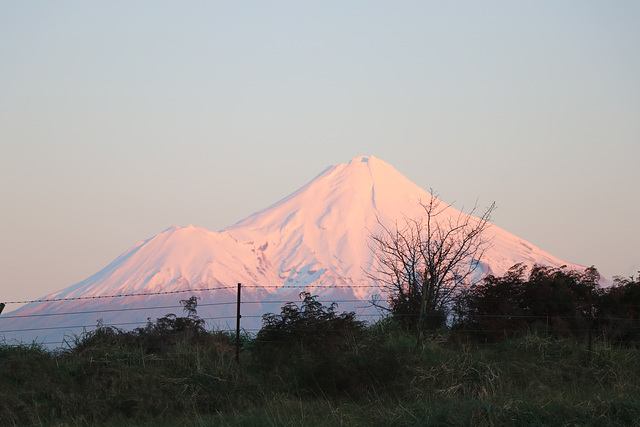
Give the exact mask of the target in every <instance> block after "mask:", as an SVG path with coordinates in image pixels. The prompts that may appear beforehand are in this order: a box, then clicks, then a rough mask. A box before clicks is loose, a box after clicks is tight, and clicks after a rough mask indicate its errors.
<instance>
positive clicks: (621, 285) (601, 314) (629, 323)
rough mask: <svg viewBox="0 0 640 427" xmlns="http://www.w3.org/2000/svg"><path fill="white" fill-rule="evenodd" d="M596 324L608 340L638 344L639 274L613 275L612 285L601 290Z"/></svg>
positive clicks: (639, 332) (639, 337) (625, 343)
mask: <svg viewBox="0 0 640 427" xmlns="http://www.w3.org/2000/svg"><path fill="white" fill-rule="evenodd" d="M597 324H598V330H599V331H601V332H602V333H603V334H604V336H605V337H606V338H607V339H608V340H609V341H611V342H615V343H619V344H624V345H633V346H640V276H639V277H638V278H634V277H629V278H626V277H620V276H616V277H614V286H613V287H611V288H609V289H607V290H603V291H602V292H601V295H600V298H599V302H598V321H597Z"/></svg>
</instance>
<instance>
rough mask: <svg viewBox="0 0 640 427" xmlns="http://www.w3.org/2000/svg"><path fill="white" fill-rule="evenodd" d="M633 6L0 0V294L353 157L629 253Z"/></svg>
mask: <svg viewBox="0 0 640 427" xmlns="http://www.w3.org/2000/svg"><path fill="white" fill-rule="evenodd" d="M638 22H640V3H638V2H633V1H618V0H612V1H606V2H602V1H591V0H580V1H578V0H569V1H562V2H558V1H536V2H494V1H483V2H477V1H457V2H442V1H437V2H436V1H401V2H391V1H389V2H371V1H366V2H365V1H353V2H343V1H340V2H337V1H323V2H286V1H270V2H251V1H249V2H216V1H213V2H166V1H153V2H151V1H140V2H134V3H131V2H124V1H118V0H116V1H109V2H81V1H65V2H44V1H39V2H38V1H33V2H16V1H0V301H18V300H26V299H34V298H38V297H40V296H42V295H45V294H49V293H52V292H55V291H59V290H61V289H64V288H66V287H68V286H70V285H72V284H74V283H78V282H80V281H82V280H85V279H86V278H88V277H89V276H90V275H92V274H94V273H95V272H96V271H99V270H100V269H102V268H103V267H104V266H105V265H107V264H108V263H110V262H111V261H112V260H113V259H115V258H116V257H117V256H118V255H119V254H121V253H122V252H123V251H124V250H125V249H126V248H130V247H131V246H132V245H134V244H135V243H136V242H138V241H144V240H147V239H149V238H151V237H152V236H155V235H157V234H158V233H159V232H160V231H161V230H165V229H167V228H169V227H170V226H171V225H174V224H176V225H179V226H186V225H189V224H193V225H195V226H198V227H202V228H204V229H206V230H221V229H223V228H225V227H228V226H230V225H232V224H233V223H235V222H236V221H238V220H240V219H242V218H246V217H248V216H250V215H251V214H252V213H254V212H256V211H258V210H259V209H263V208H264V207H265V206H268V205H270V204H271V203H273V202H274V201H276V200H280V199H281V198H282V197H285V196H286V195H287V194H290V193H291V192H293V191H295V190H296V189H298V188H299V186H300V185H301V184H302V183H305V182H309V181H310V180H312V179H313V178H314V176H316V175H317V174H318V173H320V172H321V171H323V170H324V169H325V168H326V167H327V166H328V165H333V164H339V163H344V162H347V161H349V159H351V158H354V157H356V156H360V155H370V154H372V155H374V156H376V157H378V158H380V159H383V160H384V161H386V162H389V163H390V164H392V165H393V166H394V167H395V168H396V169H397V170H398V171H400V172H401V173H402V174H404V175H405V176H406V177H407V178H408V179H410V180H411V181H413V182H414V183H415V184H416V185H418V186H419V187H421V188H424V189H428V188H433V189H435V190H436V191H437V192H438V193H439V194H440V195H441V198H442V199H443V200H444V201H445V202H447V203H452V204H453V205H454V206H455V207H456V208H459V209H462V208H465V209H467V208H469V207H470V206H473V205H474V204H475V203H476V200H478V202H479V205H480V206H487V205H489V204H490V203H491V202H493V201H495V202H496V204H497V206H498V209H497V210H496V211H495V214H494V222H495V224H496V225H498V226H499V227H501V228H503V229H504V230H506V231H508V232H510V233H513V234H514V235H517V236H518V237H520V238H522V239H523V240H525V241H527V242H530V243H531V244H533V245H535V246H537V247H539V248H543V249H544V250H545V251H547V252H549V253H551V254H553V255H554V256H556V257H558V258H560V259H562V260H566V261H568V262H574V263H577V264H580V265H587V266H588V265H592V264H593V265H595V266H596V267H597V268H598V269H599V270H600V271H601V272H602V273H603V274H605V275H607V276H609V277H611V276H613V275H616V274H620V275H631V274H637V273H636V272H637V271H638V270H639V269H640V251H639V250H638V245H637V242H638V241H639V240H640V227H638V218H640V191H638V184H639V183H640V169H639V168H638V158H640V144H639V141H640V79H639V78H638V76H640V55H638V52H640V26H639V25H638Z"/></svg>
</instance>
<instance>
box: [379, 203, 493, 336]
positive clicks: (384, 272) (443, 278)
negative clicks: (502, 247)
mask: <svg viewBox="0 0 640 427" xmlns="http://www.w3.org/2000/svg"><path fill="white" fill-rule="evenodd" d="M420 204H421V206H422V208H423V210H424V214H423V215H422V216H421V217H419V218H407V217H405V218H404V221H403V223H402V224H398V223H397V222H396V223H395V224H394V225H393V226H391V227H389V226H385V225H384V224H382V223H381V222H380V220H378V224H379V225H380V230H381V231H380V232H378V233H377V234H372V235H371V236H370V239H371V240H370V247H371V249H372V250H373V251H374V254H375V258H376V260H377V263H376V265H377V268H376V269H374V270H373V271H372V272H371V273H370V277H371V278H372V279H375V280H377V281H379V282H381V283H382V284H383V285H384V286H385V287H387V289H388V290H389V291H390V296H389V309H390V310H391V312H392V313H393V315H394V316H397V317H398V318H399V319H400V320H401V321H402V323H403V324H404V325H406V326H409V325H417V327H418V332H419V333H420V332H421V331H423V330H424V329H426V328H430V327H434V328H435V327H436V326H438V325H442V324H443V323H444V321H445V320H446V315H447V312H448V308H449V307H450V304H451V302H452V300H453V298H454V297H455V295H456V294H457V293H458V292H459V291H460V290H461V289H463V288H467V287H469V286H472V285H473V283H474V280H475V276H476V269H477V267H478V265H479V263H480V261H481V260H482V257H483V255H484V253H485V250H486V249H487V248H488V246H489V244H490V241H489V239H488V238H487V237H486V236H485V235H484V231H485V230H486V229H487V228H488V227H489V226H490V225H491V224H490V222H489V221H490V219H491V213H492V212H493V210H494V209H495V203H492V204H491V205H490V206H489V207H488V208H487V209H486V210H485V211H484V212H482V213H481V215H480V216H477V217H476V216H474V215H475V214H476V212H477V210H478V206H477V204H476V205H475V206H474V208H473V209H472V210H471V211H470V212H469V213H468V214H465V213H463V212H461V211H460V212H451V214H450V211H448V210H449V209H452V208H451V206H449V205H447V204H445V203H442V201H441V200H439V199H438V197H437V195H436V194H434V193H433V191H431V197H430V199H429V200H428V201H427V202H421V203H420ZM419 340H420V338H419Z"/></svg>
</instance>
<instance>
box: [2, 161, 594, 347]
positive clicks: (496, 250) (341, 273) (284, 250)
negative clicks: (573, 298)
mask: <svg viewBox="0 0 640 427" xmlns="http://www.w3.org/2000/svg"><path fill="white" fill-rule="evenodd" d="M430 197H431V195H430V194H429V192H427V191H425V190H423V189H421V188H420V187H418V186H417V185H415V184H414V183H412V182H411V181H409V180H408V179H407V178H406V177H404V176H403V175H402V174H401V173H399V172H398V171H397V170H396V169H394V168H393V167H392V166H391V165H389V164H388V163H385V162H384V161H382V160H380V159H377V158H375V157H373V156H362V157H357V158H355V159H353V160H351V161H350V162H349V163H347V164H340V165H336V166H332V167H329V168H327V169H326V170H325V171H323V172H322V173H321V174H320V175H318V176H317V177H316V178H315V179H313V180H312V181H311V182H309V183H308V184H307V185H305V186H304V187H302V188H300V189H299V190H298V191H296V192H294V193H293V194H291V195H289V196H288V197H286V198H284V199H282V200H281V201H279V202H277V203H275V204H274V205H272V206H270V207H268V208H266V209H264V210H262V211H259V212H257V213H255V214H253V215H251V216H250V217H248V218H246V219H244V220H242V221H240V222H238V223H236V224H235V225H232V226H230V227H228V228H226V229H224V230H222V231H220V232H212V231H208V230H205V229H203V228H199V227H194V226H192V225H190V226H187V227H178V226H172V227H170V228H168V229H167V230H165V231H163V232H161V233H160V234H158V235H156V236H154V237H152V238H150V239H148V240H146V241H144V242H139V243H137V244H136V245H134V246H133V247H132V248H131V249H129V250H128V251H126V252H125V253H123V254H122V255H121V256H120V257H118V258H117V259H116V260H114V261H113V262H112V263H111V264H109V265H108V266H107V267H105V268H104V269H103V270H101V271H99V272H98V273H96V274H94V275H93V276H91V277H89V278H87V279H86V280H84V281H82V282H80V283H78V284H76V285H73V286H70V287H68V288H66V289H63V290H61V291H59V292H55V293H53V294H50V295H47V296H46V297H44V298H43V299H61V298H64V299H71V298H80V299H75V300H69V301H57V302H45V303H32V304H29V305H27V306H25V307H23V308H21V309H20V310H16V311H14V312H12V313H8V314H6V315H3V316H0V338H1V337H2V336H4V337H5V339H8V340H11V339H19V340H23V341H27V342H29V341H31V340H34V339H36V340H38V341H39V342H46V343H51V344H52V345H57V344H60V343H61V341H62V339H63V335H65V334H66V336H67V337H69V336H70V335H69V333H70V332H69V331H72V332H71V333H72V334H76V335H77V334H79V333H81V332H82V326H85V327H88V328H91V327H94V326H95V325H96V322H97V320H98V319H102V321H103V322H104V324H108V325H116V326H119V327H121V328H123V329H131V328H133V327H136V326H140V325H141V324H143V323H144V322H145V320H146V319H147V318H148V317H150V318H151V319H152V320H153V319H155V318H156V317H160V316H162V315H165V314H167V313H168V312H173V313H176V314H180V310H181V307H180V305H179V304H178V300H180V299H185V298H188V297H189V296H191V295H192V294H193V295H198V296H200V297H201V300H200V303H199V307H198V313H199V314H200V315H201V316H202V317H203V318H205V319H208V320H209V324H210V325H218V326H221V327H224V326H225V325H229V324H233V323H234V316H235V310H236V308H235V304H234V302H235V295H236V294H235V292H236V291H235V286H236V284H237V283H242V284H243V286H244V290H243V302H246V304H245V303H243V306H242V311H243V326H245V327H249V328H258V327H259V325H260V315H261V314H262V313H265V312H278V311H279V305H281V304H282V301H284V300H293V301H297V294H298V293H299V292H300V290H301V289H302V288H305V289H307V290H308V291H310V292H312V293H314V294H318V295H320V297H321V300H323V301H332V300H338V301H343V303H341V304H340V305H339V309H340V310H354V309H355V310H356V311H357V312H360V313H365V312H366V313H371V310H370V309H369V310H368V311H367V309H366V308H365V307H366V303H365V302H366V301H367V300H368V299H369V298H370V297H371V296H372V295H373V294H379V293H380V290H379V289H376V288H375V287H371V284H372V283H371V280H370V279H369V278H368V276H367V269H369V268H370V267H371V265H372V263H373V261H374V258H373V254H372V252H371V249H370V248H369V236H370V235H371V233H372V232H376V231H377V230H378V227H379V223H378V221H380V222H381V223H383V224H385V225H391V224H393V223H394V222H395V221H400V222H401V221H402V219H403V217H408V218H416V217H418V216H420V215H421V213H422V212H423V210H422V207H421V206H420V204H419V203H420V201H427V200H429V198H430ZM446 212H447V214H449V215H457V214H458V211H457V210H455V209H453V208H451V209H449V210H447V211H446ZM487 233H488V234H489V236H490V237H492V239H493V244H492V246H491V247H490V248H489V249H488V250H487V252H486V254H485V259H484V268H485V270H486V269H489V268H490V269H491V271H492V272H493V273H495V274H498V275H500V274H503V273H504V272H506V270H507V269H508V268H509V267H511V266H512V265H514V264H516V263H518V262H522V263H525V264H528V265H532V264H542V265H548V266H552V267H558V266H561V265H568V266H569V267H570V268H576V269H579V270H582V269H583V268H584V267H582V266H578V265H574V264H570V263H566V262H564V261H562V260H560V259H558V258H555V257H553V256H552V255H550V254H548V253H546V252H544V251H542V250H541V249H539V248H537V247H535V246H533V245H531V244H530V243H527V242H525V241H524V240H522V239H520V238H518V237H516V236H514V235H513V234H511V233H508V232H507V231H505V230H502V229H500V228H499V227H497V226H495V225H493V226H491V227H490V228H489V229H488V231H487ZM202 288H207V289H210V288H224V289H217V290H211V291H194V292H192V293H189V292H184V293H183V292H180V291H184V290H189V289H202ZM157 292H165V294H162V295H141V296H136V297H120V298H105V297H108V296H114V295H122V294H151V293H157ZM170 292H176V293H170ZM356 300H359V301H362V302H361V303H357V302H355V301H356ZM346 301H353V302H346ZM52 313H55V314H57V315H52ZM65 313H74V314H65ZM20 316H22V317H20ZM62 327H64V328H62ZM48 328H49V329H48ZM27 329H28V330H27Z"/></svg>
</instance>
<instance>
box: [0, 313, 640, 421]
mask: <svg viewBox="0 0 640 427" xmlns="http://www.w3.org/2000/svg"><path fill="white" fill-rule="evenodd" d="M99 338H100V337H95V336H93V337H91V336H90V337H85V338H84V339H81V340H80V341H79V342H78V343H76V344H77V345H75V346H73V348H70V349H68V350H66V351H62V352H50V351H47V350H44V349H42V348H41V347H39V346H37V345H32V346H27V345H22V346H8V345H0V425H3V426H4V425H7V426H11V425H69V426H82V425H114V426H116V425H198V426H298V425H310V426H389V425H393V426H424V425H447V426H451V425H453V426H455V425H460V426H481V425H487V426H503V425H504V426H514V425H516V426H518V425H522V426H535V425H538V426H545V425H546V426H557V425H593V426H607V425H609V426H620V425H640V363H639V362H640V352H639V351H638V350H636V349H623V348H617V347H612V346H609V345H606V344H604V343H602V342H596V343H595V344H594V346H593V349H592V351H587V346H586V343H584V342H578V341H574V340H568V339H554V338H549V337H544V336H538V335H525V336H523V337H521V338H517V339H511V340H508V341H503V342H501V343H498V344H494V345H482V346H461V345H454V344H451V341H450V340H448V339H447V337H446V336H440V337H439V338H437V339H436V338H433V339H431V340H429V341H427V342H426V344H425V345H424V346H423V347H421V348H416V344H415V337H414V336H412V335H410V334H407V333H405V332H402V331H401V330H399V329H397V328H394V327H390V326H389V325H386V326H380V325H375V326H373V327H369V328H367V329H366V330H365V331H364V333H363V334H360V335H358V336H357V337H356V336H354V337H352V338H350V339H345V340H344V341H342V342H341V343H340V345H338V346H336V347H334V348H327V349H325V351H318V349H317V348H314V349H307V348H305V347H304V346H303V345H293V346H284V345H283V346H282V347H278V346H277V343H274V344H273V345H272V346H271V347H269V349H267V351H265V349H264V348H262V349H261V348H259V347H258V346H257V345H256V343H255V342H253V341H252V340H250V339H245V340H244V343H243V348H242V352H241V355H240V363H239V364H237V363H236V362H235V357H234V356H235V351H234V348H233V345H232V343H233V337H230V336H226V335H224V334H220V333H218V334H213V333H207V334H205V336H204V337H200V338H199V339H198V340H197V341H194V340H186V339H185V340H182V341H181V340H178V341H174V342H171V343H170V344H167V345H166V346H164V347H163V348H161V349H156V350H154V351H150V350H149V348H148V347H144V346H141V345H138V344H136V343H132V342H126V341H124V340H119V339H117V338H118V337H117V336H116V337H115V338H114V337H111V338H110V339H104V337H102V338H100V339H99Z"/></svg>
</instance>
